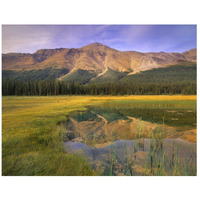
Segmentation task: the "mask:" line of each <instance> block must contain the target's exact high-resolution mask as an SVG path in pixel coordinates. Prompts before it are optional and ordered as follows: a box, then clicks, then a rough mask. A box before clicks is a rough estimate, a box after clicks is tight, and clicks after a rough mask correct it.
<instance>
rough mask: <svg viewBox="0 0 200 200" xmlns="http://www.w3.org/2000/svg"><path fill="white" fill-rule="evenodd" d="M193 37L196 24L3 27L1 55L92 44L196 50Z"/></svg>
mask: <svg viewBox="0 0 200 200" xmlns="http://www.w3.org/2000/svg"><path fill="white" fill-rule="evenodd" d="M196 34H197V33H196V25H3V26H2V53H10V52H20V53H34V52H35V51H37V50H38V49H54V48H80V47H82V46H85V45H88V44H90V43H94V42H99V43H102V44H104V45H107V46H109V47H111V48H114V49H117V50H120V51H130V50H133V51H139V52H160V51H164V52H184V51H187V50H190V49H193V48H196V47H197V36H196Z"/></svg>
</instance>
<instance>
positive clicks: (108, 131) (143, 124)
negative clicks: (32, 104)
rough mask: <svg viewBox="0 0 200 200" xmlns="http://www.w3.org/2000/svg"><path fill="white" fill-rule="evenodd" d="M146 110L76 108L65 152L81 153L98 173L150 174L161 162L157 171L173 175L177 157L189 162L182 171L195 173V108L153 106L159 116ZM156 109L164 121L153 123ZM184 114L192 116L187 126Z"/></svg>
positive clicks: (70, 124)
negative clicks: (161, 169)
mask: <svg viewBox="0 0 200 200" xmlns="http://www.w3.org/2000/svg"><path fill="white" fill-rule="evenodd" d="M150 111H151V112H152V110H149V109H148V108H140V111H139V109H137V108H133V109H131V108H121V107H120V108H117V109H116V108H110V107H90V108H89V109H88V110H87V111H85V112H75V113H73V114H72V115H71V116H70V117H69V118H68V121H67V132H66V134H65V136H66V138H65V139H66V142H65V147H66V150H67V152H74V153H80V154H81V155H83V156H85V158H86V160H88V161H89V163H90V164H91V165H92V166H93V167H94V169H96V170H97V171H98V172H99V173H100V174H102V175H145V174H148V175H155V173H158V169H157V167H158V166H157V164H158V165H160V166H161V163H162V162H163V165H165V170H164V171H160V172H159V173H161V174H160V175H173V173H174V167H175V165H176V164H175V162H176V159H177V158H178V162H179V164H180V165H183V166H185V165H186V163H187V166H188V165H190V166H191V170H190V172H187V175H189V174H190V175H195V172H196V143H195V142H196V118H195V115H196V113H195V110H194V109H193V110H189V109H178V110H177V109H174V108H173V109H170V108H165V109H156V110H154V112H155V113H156V114H157V115H158V116H156V115H151V112H150ZM160 112H162V113H161V115H164V116H167V120H166V121H167V123H162V121H161V122H160V123H158V119H160V118H161V117H160ZM141 116H142V119H143V118H145V120H142V119H141ZM143 116H144V117H143ZM186 116H189V117H190V118H192V119H190V120H193V121H192V125H191V121H190V122H189V123H188V124H187V123H183V122H184V118H185V117H186ZM158 117H159V118H158ZM177 119H178V120H177ZM177 121H178V122H177ZM152 137H153V138H152ZM152 144H153V145H154V146H153V147H152ZM152 155H153V156H152ZM152 159H154V160H153V161H152ZM162 159H165V162H164V161H162ZM173 159H174V160H173ZM153 162H154V163H153ZM172 165H173V166H172ZM160 166H159V169H160ZM148 168H149V171H148V170H147V169H148ZM150 168H151V169H150ZM155 171H156V172H155Z"/></svg>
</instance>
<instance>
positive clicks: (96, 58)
mask: <svg viewBox="0 0 200 200" xmlns="http://www.w3.org/2000/svg"><path fill="white" fill-rule="evenodd" d="M196 59H197V55H196V49H192V50H190V51H186V52H183V53H165V52H159V53H154V52H152V53H140V52H136V51H118V50H116V49H112V48H110V47H108V46H106V45H103V44H100V43H93V44H89V45H87V46H84V47H82V48H78V49H74V48H73V49H66V48H59V49H41V50H38V51H36V52H35V53H33V54H28V53H27V54H24V53H8V54H3V55H2V70H3V71H4V72H5V71H6V73H7V74H9V73H12V74H13V73H25V72H26V74H27V73H30V72H31V73H32V72H33V71H34V73H37V71H39V72H40V73H41V71H42V70H44V71H47V69H51V70H53V71H55V70H57V75H56V78H60V79H62V78H63V79H64V78H66V76H68V75H67V74H68V73H69V74H72V73H73V72H76V71H77V70H79V71H80V70H82V71H88V72H89V73H92V74H94V76H92V78H93V79H94V78H95V77H99V76H101V75H102V74H104V72H106V71H107V70H108V69H111V70H114V71H118V72H124V73H127V74H135V73H137V72H140V71H146V70H149V69H152V68H160V67H166V66H168V65H174V64H178V63H181V62H196ZM8 72H9V73H8Z"/></svg>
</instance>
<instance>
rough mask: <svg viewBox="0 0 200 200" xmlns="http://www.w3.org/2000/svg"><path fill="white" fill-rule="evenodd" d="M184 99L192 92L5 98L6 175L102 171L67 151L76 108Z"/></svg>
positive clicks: (3, 104)
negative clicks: (68, 126) (70, 120)
mask: <svg viewBox="0 0 200 200" xmlns="http://www.w3.org/2000/svg"><path fill="white" fill-rule="evenodd" d="M124 100H130V101H132V100H135V101H155V102H156V101H158V100H159V101H162V100H163V101H169V100H170V101H173V100H174V101H177V100H179V101H182V100H188V101H189V100H196V96H195V95H193V96H192V95H191V96H181V95H174V96H164V95H163V96H50V97H39V96H35V97H26V96H24V97H9V96H8V97H3V98H2V175H5V176H6V175H15V176H18V175H21V176H23V175H25V176H27V175H46V176H48V175H51V176H59V175H61V176H62V175H68V176H72V175H73V176H84V175H86V176H90V175H99V173H98V172H97V171H94V170H93V169H92V168H91V166H90V165H89V164H88V163H87V161H86V160H85V159H84V157H81V156H79V155H76V154H70V153H66V150H65V148H64V137H65V132H66V127H65V123H66V120H67V118H68V117H69V115H70V114H71V113H72V112H74V111H85V110H87V107H88V106H94V105H98V104H102V103H106V102H107V103H108V102H111V101H124Z"/></svg>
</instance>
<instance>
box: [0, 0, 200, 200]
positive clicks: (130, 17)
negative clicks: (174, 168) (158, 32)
mask: <svg viewBox="0 0 200 200" xmlns="http://www.w3.org/2000/svg"><path fill="white" fill-rule="evenodd" d="M0 9H1V10H0V19H1V24H197V25H198V26H199V19H200V16H199V6H198V1H197V0H190V1H185V0H181V1H180V0H177V1H174V0H168V1H161V0H145V1H144V0H140V1H137V2H136V1H133V0H132V1H131V0H123V1H118V0H115V1H114V0H110V1H109V0H101V1H95V0H84V1H83V0H82V1H81V0H74V1H67V0H57V1H51V0H48V1H47V0H43V1H41V0H34V1H27V0H26V1H25V0H17V1H14V0H2V1H1V5H0ZM198 26H197V28H198ZM198 38H199V32H198ZM198 63H199V57H198ZM198 71H199V70H198ZM199 78H200V77H199V72H198V80H199ZM198 82H199V81H198ZM198 86H199V84H198ZM199 92H200V91H199V87H198V96H199ZM198 112H199V103H198ZM198 122H199V121H198ZM198 124H199V123H198ZM198 130H199V125H198ZM198 134H199V131H198ZM198 138H199V137H198ZM198 143H199V141H198ZM198 146H199V145H198ZM198 155H199V148H198ZM197 165H198V172H199V166H200V163H199V159H198V164H197ZM199 187H200V178H199V175H198V176H197V177H0V197H1V199H6V200H7V199H20V200H23V199H34V200H36V199H43V200H45V199H48V200H50V199H63V198H66V199H97V200H98V199H100V200H102V199H154V200H156V199H159V200H160V199H162V200H165V199H166V200H169V199H181V200H184V199H199V197H200V190H199Z"/></svg>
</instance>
